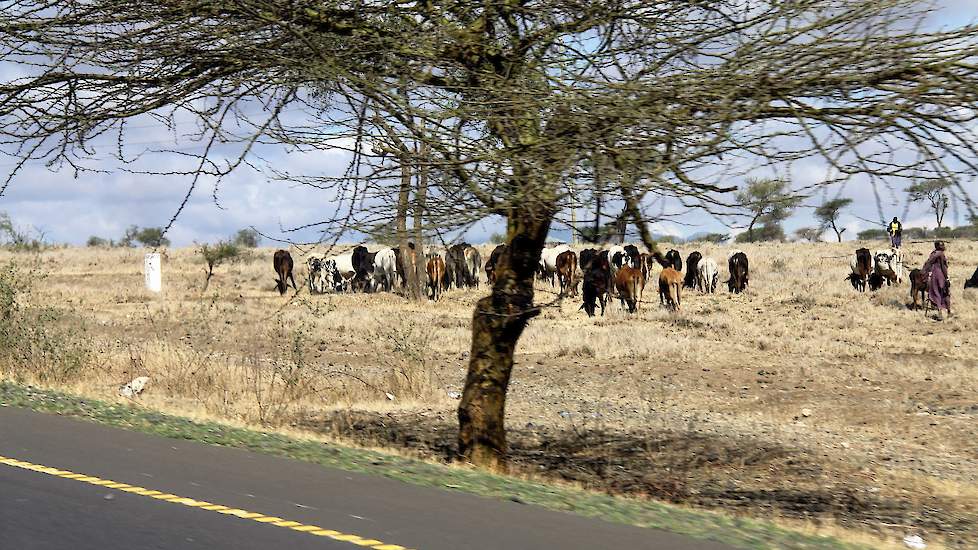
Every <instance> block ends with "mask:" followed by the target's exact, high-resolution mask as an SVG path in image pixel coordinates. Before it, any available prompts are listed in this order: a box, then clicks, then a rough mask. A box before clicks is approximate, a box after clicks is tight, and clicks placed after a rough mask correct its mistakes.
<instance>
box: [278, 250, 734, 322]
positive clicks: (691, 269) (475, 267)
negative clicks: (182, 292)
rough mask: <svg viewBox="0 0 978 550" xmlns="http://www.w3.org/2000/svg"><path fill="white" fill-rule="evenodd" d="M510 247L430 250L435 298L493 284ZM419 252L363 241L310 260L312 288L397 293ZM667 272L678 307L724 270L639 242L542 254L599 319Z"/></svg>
mask: <svg viewBox="0 0 978 550" xmlns="http://www.w3.org/2000/svg"><path fill="white" fill-rule="evenodd" d="M505 250H506V245H504V244H501V245H499V246H497V247H496V248H495V249H493V251H492V252H491V253H490V255H489V258H488V260H487V261H486V262H485V264H483V263H482V257H481V255H480V254H479V251H478V250H477V249H476V248H475V247H474V246H472V245H469V244H467V243H461V244H456V245H453V246H450V247H448V248H447V249H445V250H444V251H428V253H426V254H425V255H424V263H423V266H424V267H425V273H426V275H427V277H426V281H427V282H426V291H427V294H428V297H429V298H431V299H432V300H438V299H439V297H440V296H441V294H442V292H444V291H445V290H447V289H449V288H451V287H453V286H455V287H458V288H477V287H478V286H479V282H480V270H482V271H485V273H486V280H487V281H488V282H489V284H494V283H495V281H496V269H497V265H498V263H499V259H500V257H501V256H502V254H503V252H505ZM416 257H417V252H416V249H415V247H414V245H413V244H409V246H408V248H407V249H406V250H403V251H402V250H400V249H399V248H389V247H385V248H381V249H380V250H377V251H374V252H370V251H369V250H368V249H367V248H366V247H365V246H356V247H354V248H353V249H352V250H349V251H347V252H345V253H343V254H337V255H331V256H327V257H315V256H313V257H310V258H309V259H308V260H307V262H306V263H307V265H308V267H309V277H308V285H309V292H310V293H312V294H322V293H326V292H378V291H385V292H390V291H391V290H392V289H394V288H395V287H397V286H400V287H402V288H403V287H404V286H405V285H406V281H405V278H404V277H403V274H404V266H405V265H409V264H408V263H407V262H411V264H413V262H414V259H415V258H416ZM273 264H274V268H275V273H276V275H277V276H278V278H277V279H276V281H275V284H276V288H277V289H278V291H279V292H280V293H282V294H284V293H285V292H286V290H287V289H288V284H287V282H288V281H291V282H292V286H293V288H295V280H294V279H293V275H292V268H293V262H292V257H291V255H290V254H289V253H288V252H287V251H285V250H278V251H276V252H275V255H274V258H273ZM657 265H659V266H661V267H662V269H661V271H660V272H659V273H658V275H657V280H658V285H659V287H658V288H659V302H660V304H661V305H664V306H667V307H669V308H671V309H673V310H677V311H678V310H679V309H680V306H681V304H682V292H683V289H684V288H695V289H699V291H700V292H704V293H714V292H716V288H717V283H718V281H719V277H720V273H719V267H718V264H717V262H716V261H714V260H713V259H711V258H704V257H703V255H702V254H701V253H700V252H698V251H697V252H693V253H691V254H690V255H689V256H688V257H687V258H686V265H685V267H686V272H685V276H684V275H683V259H682V256H681V255H680V253H679V251H677V250H670V251H668V252H667V253H666V254H665V255H664V256H663V255H659V254H658V253H656V254H646V253H642V252H640V251H639V250H638V247H636V246H635V245H631V244H629V245H624V246H622V245H615V246H611V247H610V248H606V249H602V250H598V249H594V248H588V249H585V250H582V251H581V252H580V254H578V253H577V252H575V251H573V250H571V248H570V247H569V246H567V245H559V246H554V247H548V248H544V249H543V251H542V253H541V255H540V262H539V266H538V268H537V277H538V278H539V279H540V280H541V281H544V282H549V283H550V285H551V287H554V288H558V289H559V291H558V296H559V297H560V298H563V297H565V296H578V295H579V291H578V289H579V287H581V285H582V284H583V292H581V295H582V298H583V304H582V305H581V309H583V310H584V311H585V313H587V315H588V316H591V317H593V316H594V315H595V314H596V311H597V308H598V306H599V305H600V308H601V314H602V315H604V312H605V307H606V305H607V303H608V301H609V300H611V299H613V298H618V299H619V300H620V301H621V305H622V308H623V309H627V310H628V311H629V312H631V313H634V312H635V311H636V310H637V309H638V305H639V304H640V303H641V302H642V295H643V293H644V291H645V287H646V285H647V284H648V283H649V281H650V280H651V279H652V278H653V277H654V269H655V266H657ZM727 265H728V267H729V270H730V278H729V279H728V281H727V285H728V288H729V289H730V292H735V293H739V292H742V291H743V290H744V289H745V288H746V287H747V283H748V272H749V269H748V261H747V255H746V254H744V253H743V252H742V251H740V250H735V251H733V252H731V253H730V255H729V257H728V259H727Z"/></svg>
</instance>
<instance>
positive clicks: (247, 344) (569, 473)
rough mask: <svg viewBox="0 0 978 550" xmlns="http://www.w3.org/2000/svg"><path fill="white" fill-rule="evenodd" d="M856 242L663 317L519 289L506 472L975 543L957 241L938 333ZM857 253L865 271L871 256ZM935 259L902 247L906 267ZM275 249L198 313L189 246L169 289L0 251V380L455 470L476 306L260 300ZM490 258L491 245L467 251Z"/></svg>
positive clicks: (167, 274) (971, 342)
mask: <svg viewBox="0 0 978 550" xmlns="http://www.w3.org/2000/svg"><path fill="white" fill-rule="evenodd" d="M857 246H858V245H857V244H854V243H843V244H830V243H820V244H770V245H744V246H743V247H742V248H743V249H744V250H745V251H746V252H747V254H748V256H749V257H750V260H751V285H750V287H749V289H748V291H747V292H746V293H745V294H742V295H732V294H729V293H728V292H727V291H726V288H725V287H724V285H722V281H723V280H724V279H725V278H726V267H725V264H726V255H727V251H728V250H729V248H727V247H719V246H716V245H707V244H697V245H684V246H682V247H680V250H681V251H682V252H683V256H684V257H685V256H686V254H688V253H689V252H691V251H692V250H694V249H696V250H700V251H701V252H703V254H704V256H708V257H713V258H714V259H715V260H717V262H718V263H719V264H720V265H721V285H720V287H722V288H720V289H718V293H717V294H715V295H702V294H700V293H698V292H690V291H687V292H686V293H685V294H684V296H683V307H682V312H681V313H672V312H669V311H666V310H665V309H663V308H661V307H660V306H659V305H658V297H657V296H656V292H655V289H654V288H651V287H650V288H647V289H646V292H645V296H644V302H643V303H642V304H641V306H640V309H639V312H638V313H637V314H635V315H628V314H627V313H624V312H622V311H621V310H620V308H619V306H618V304H617V303H613V304H611V306H610V307H609V308H608V312H607V314H606V315H605V316H604V317H603V318H602V317H597V318H594V319H588V318H587V317H586V316H585V315H584V313H583V312H582V311H579V310H578V308H579V306H580V302H579V300H578V299H577V298H567V299H565V300H563V301H562V302H558V301H556V300H555V298H556V295H555V294H554V291H553V290H551V289H550V287H549V286H548V285H544V284H542V283H541V284H540V286H539V290H540V292H539V293H538V302H539V303H540V304H543V305H544V311H543V313H542V314H541V315H540V316H539V317H538V318H536V319H535V320H533V321H532V323H531V325H530V327H529V328H528V329H527V331H526V333H525V335H524V337H523V338H522V340H521V341H520V348H519V351H518V357H517V366H516V368H515V370H514V373H513V380H512V385H511V390H510V394H509V401H508V416H507V422H508V427H509V430H510V443H511V447H512V449H511V450H512V456H513V458H514V462H515V465H516V468H517V469H518V470H519V471H521V472H522V473H524V474H526V475H531V476H534V477H545V478H550V479H556V480H561V481H566V482H571V483H574V484H578V485H581V486H585V487H589V488H593V489H596V490H600V491H608V492H611V493H615V494H625V495H630V496H636V497H651V498H655V499H661V500H667V501H671V502H677V503H682V504H687V505H691V506H702V507H708V508H720V509H724V510H726V511H728V512H734V513H741V514H745V515H751V516H758V517H765V518H770V517H781V518H787V519H788V520H789V521H790V520H803V521H805V522H808V523H809V524H811V523H813V522H814V523H819V524H823V525H830V526H835V525H839V526H841V527H843V528H846V529H851V530H854V531H868V532H873V533H881V534H882V535H883V536H885V537H889V538H891V539H892V538H894V537H896V538H899V537H902V536H903V535H904V534H907V533H919V534H922V535H923V536H924V538H925V539H926V540H928V541H934V542H936V541H943V542H944V544H946V545H947V546H950V547H962V548H965V547H968V548H972V547H975V546H978V292H975V291H974V290H969V291H967V292H963V291H962V288H961V287H962V283H963V281H964V280H965V279H966V278H967V277H968V276H970V275H971V273H972V272H973V271H974V269H975V267H976V265H978V243H974V242H970V241H952V242H950V243H949V246H948V256H949V259H950V265H951V267H950V269H951V276H952V279H953V282H954V290H953V298H952V300H953V306H954V310H955V311H954V315H953V316H952V317H951V318H950V319H948V320H946V321H943V322H939V321H935V320H932V319H930V318H927V317H925V316H924V314H923V312H919V311H911V310H909V309H908V308H907V306H906V304H907V303H908V302H909V288H908V286H907V283H906V282H905V283H904V284H903V285H902V286H896V287H891V288H884V289H883V290H881V291H880V292H877V293H872V294H870V293H866V294H860V293H857V292H856V291H854V290H853V289H852V287H851V286H850V285H849V283H848V282H847V281H845V280H844V278H845V276H846V274H847V273H848V254H850V253H851V251H852V250H854V249H855V248H856V247H857ZM881 246H882V245H881V244H870V248H877V247H881ZM931 248H932V245H931V244H930V243H910V244H907V245H906V247H905V250H906V252H907V265H908V267H919V265H920V264H922V263H923V261H924V259H925V258H926V254H927V253H928V252H929V251H930V250H931ZM271 253H272V250H271V249H259V250H254V251H250V252H249V253H248V254H249V255H248V257H247V258H245V259H243V260H241V261H238V262H234V263H231V264H227V265H222V266H220V267H218V268H217V269H216V271H215V275H214V278H213V279H212V280H211V282H210V286H209V288H208V289H207V291H206V292H204V291H202V288H203V282H204V275H205V272H204V265H203V262H202V260H201V259H200V256H199V254H198V253H197V252H196V251H195V250H194V249H191V248H187V249H177V250H170V251H168V252H167V253H166V257H165V258H164V262H163V269H164V272H163V277H164V292H163V293H162V295H153V294H151V293H149V292H147V291H145V290H144V289H143V275H142V257H143V256H142V255H143V251H142V250H136V249H97V248H89V249H79V248H61V249H51V250H47V251H44V252H41V253H39V254H35V253H14V252H0V267H2V271H0V273H2V274H0V316H2V321H0V322H2V324H3V328H2V329H0V373H2V376H3V377H4V378H7V379H12V380H17V381H20V382H23V383H31V384H37V385H42V386H47V387H53V388H60V389H65V390H67V391H71V392H74V393H77V394H81V395H85V396H90V397H98V398H102V399H108V400H113V399H115V400H123V398H121V397H118V395H117V393H118V387H119V385H120V384H122V383H124V382H127V381H128V380H130V379H131V378H133V377H136V376H148V377H149V378H150V383H149V386H148V387H147V390H146V391H145V393H143V395H141V396H140V397H139V398H138V402H139V403H140V404H141V405H142V406H146V407H149V408H154V409H159V410H164V411H168V412H173V413H178V414H182V415H185V416H191V417H198V418H215V419H221V420H225V421H230V422H233V423H238V424H248V425H260V426H262V427H263V429H281V430H301V431H303V432H315V433H317V434H320V435H324V436H326V437H331V438H335V439H339V440H343V441H347V442H351V441H352V442H354V443H357V444H361V445H367V446H379V447H386V448H394V449H398V450H400V451H402V452H406V453H409V454H415V455H420V456H423V457H426V458H430V459H434V460H447V459H449V458H450V457H451V456H452V454H453V446H454V443H455V442H454V436H455V433H454V429H455V416H454V415H455V406H456V404H457V401H456V399H455V397H456V396H457V392H459V391H460V390H461V385H462V383H463V380H464V376H465V369H466V361H467V354H468V343H469V322H470V316H471V313H472V307H473V305H474V303H475V301H476V300H477V298H478V297H480V296H481V295H482V293H483V292H485V287H483V288H482V289H480V290H464V291H463V290H452V291H449V292H447V293H446V294H445V295H444V297H443V298H442V299H441V300H440V301H439V302H437V303H435V302H429V303H422V304H419V303H412V302H409V301H407V300H405V299H403V298H401V297H399V296H397V295H394V294H372V295H362V294H357V295H313V296H310V295H309V294H308V292H307V290H306V289H305V288H302V287H301V283H302V282H303V281H304V278H305V266H304V262H303V260H304V258H305V256H304V255H303V253H300V252H299V251H297V250H293V256H294V257H295V258H296V264H297V277H296V279H297V281H299V282H300V289H301V291H300V292H299V293H298V294H297V295H295V296H293V295H292V294H291V293H290V294H289V295H287V296H286V297H280V296H279V295H278V293H277V292H275V291H274V283H273V278H274V274H273V272H272V267H271ZM483 256H484V257H487V256H488V247H486V248H484V249H483Z"/></svg>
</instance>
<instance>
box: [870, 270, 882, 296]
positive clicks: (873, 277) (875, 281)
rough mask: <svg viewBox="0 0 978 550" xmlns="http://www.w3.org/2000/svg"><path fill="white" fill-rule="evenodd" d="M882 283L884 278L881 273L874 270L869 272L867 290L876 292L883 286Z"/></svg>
mask: <svg viewBox="0 0 978 550" xmlns="http://www.w3.org/2000/svg"><path fill="white" fill-rule="evenodd" d="M884 284H886V279H885V278H883V276H882V275H880V274H879V273H875V272H873V273H870V274H869V290H871V291H873V292H876V291H877V290H879V289H881V288H883V285H884Z"/></svg>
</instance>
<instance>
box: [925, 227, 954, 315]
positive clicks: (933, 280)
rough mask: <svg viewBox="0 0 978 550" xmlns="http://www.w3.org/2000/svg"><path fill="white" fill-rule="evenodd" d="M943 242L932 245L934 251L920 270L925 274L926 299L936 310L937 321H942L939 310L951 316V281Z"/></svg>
mask: <svg viewBox="0 0 978 550" xmlns="http://www.w3.org/2000/svg"><path fill="white" fill-rule="evenodd" d="M944 250H945V245H944V241H937V242H935V243H934V251H933V252H931V253H930V257H929V258H927V261H926V262H925V263H924V267H923V268H921V271H923V272H924V273H925V274H927V297H928V298H929V299H930V301H931V303H932V304H934V307H935V308H936V309H937V319H938V320H940V321H943V320H944V317H943V315H942V314H941V310H947V314H948V315H951V279H950V277H948V274H947V256H945V255H944Z"/></svg>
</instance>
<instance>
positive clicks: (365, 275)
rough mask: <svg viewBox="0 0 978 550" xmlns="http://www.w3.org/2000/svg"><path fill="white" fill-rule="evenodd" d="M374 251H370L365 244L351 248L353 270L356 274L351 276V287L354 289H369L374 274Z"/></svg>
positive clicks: (375, 254)
mask: <svg viewBox="0 0 978 550" xmlns="http://www.w3.org/2000/svg"><path fill="white" fill-rule="evenodd" d="M376 256H377V253H376V252H370V251H369V250H367V247H365V246H357V247H355V248H354V249H353V257H352V258H351V260H352V262H353V270H354V271H356V275H354V277H353V288H354V289H355V290H360V291H364V290H370V281H371V279H372V277H373V274H374V258H375V257H376Z"/></svg>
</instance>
